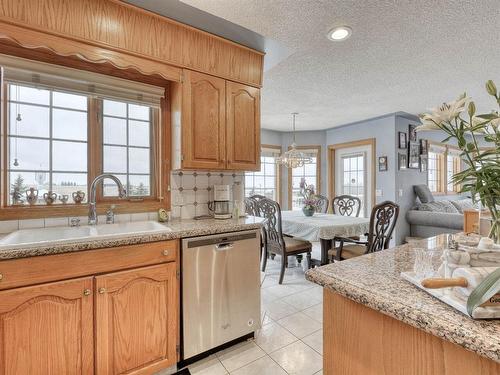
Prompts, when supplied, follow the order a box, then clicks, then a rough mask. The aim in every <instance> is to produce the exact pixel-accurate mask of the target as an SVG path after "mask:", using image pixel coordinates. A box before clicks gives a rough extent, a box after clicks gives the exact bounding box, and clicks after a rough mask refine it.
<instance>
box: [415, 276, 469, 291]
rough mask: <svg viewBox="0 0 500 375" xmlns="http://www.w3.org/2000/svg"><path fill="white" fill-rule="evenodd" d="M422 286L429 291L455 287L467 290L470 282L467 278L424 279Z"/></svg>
mask: <svg viewBox="0 0 500 375" xmlns="http://www.w3.org/2000/svg"><path fill="white" fill-rule="evenodd" d="M420 284H421V285H422V286H423V287H424V288H427V289H441V288H451V287H454V286H460V287H462V288H467V286H468V285H469V282H468V281H467V279H466V278H465V277H454V278H451V279H445V278H439V277H436V278H430V279H423V280H422V281H421V282H420Z"/></svg>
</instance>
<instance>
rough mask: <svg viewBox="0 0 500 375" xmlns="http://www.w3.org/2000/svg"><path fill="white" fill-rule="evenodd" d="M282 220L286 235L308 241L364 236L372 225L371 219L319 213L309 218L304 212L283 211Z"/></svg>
mask: <svg viewBox="0 0 500 375" xmlns="http://www.w3.org/2000/svg"><path fill="white" fill-rule="evenodd" d="M281 219H282V229H283V233H284V234H288V235H290V236H293V237H300V238H303V239H304V240H308V241H319V240H320V238H323V239H325V240H331V239H333V237H335V236H342V237H349V236H359V235H363V234H365V233H367V232H368V227H369V223H370V219H367V218H364V217H351V216H341V215H332V214H318V213H316V214H314V216H311V217H307V216H305V215H304V213H303V212H302V211H282V212H281Z"/></svg>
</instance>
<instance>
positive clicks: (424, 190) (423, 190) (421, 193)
mask: <svg viewBox="0 0 500 375" xmlns="http://www.w3.org/2000/svg"><path fill="white" fill-rule="evenodd" d="M413 191H414V192H415V194H417V197H418V199H420V202H422V203H430V202H434V197H433V195H432V193H431V191H430V190H429V187H428V186H427V185H413Z"/></svg>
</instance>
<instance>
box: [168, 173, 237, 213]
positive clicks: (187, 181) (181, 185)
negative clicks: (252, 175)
mask: <svg viewBox="0 0 500 375" xmlns="http://www.w3.org/2000/svg"><path fill="white" fill-rule="evenodd" d="M235 182H240V183H241V184H243V183H244V173H243V172H220V171H219V172H217V171H215V172H207V171H203V172H202V171H174V172H172V174H171V179H170V188H171V194H172V195H171V198H172V199H171V202H172V217H174V218H182V219H192V218H193V217H195V216H199V215H207V214H208V201H209V200H210V197H211V190H212V188H213V186H214V185H233V184H234V183H235Z"/></svg>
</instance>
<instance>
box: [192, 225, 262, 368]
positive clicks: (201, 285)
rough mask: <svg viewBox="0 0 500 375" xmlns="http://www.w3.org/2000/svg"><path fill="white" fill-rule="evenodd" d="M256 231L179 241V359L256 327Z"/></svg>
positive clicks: (215, 345)
mask: <svg viewBox="0 0 500 375" xmlns="http://www.w3.org/2000/svg"><path fill="white" fill-rule="evenodd" d="M259 265H260V239H259V232H258V231H257V230H252V231H244V232H234V233H225V234H219V235H213V236H204V237H196V238H188V239H184V240H183V241H182V309H183V315H182V316H183V353H184V355H183V358H184V360H186V359H188V358H191V357H193V356H195V355H197V354H200V353H203V352H206V351H207V350H210V349H212V348H215V347H217V346H219V345H222V344H225V343H227V342H229V341H231V340H235V339H237V338H240V337H242V336H245V335H247V334H249V333H252V332H254V331H256V330H257V329H258V328H260V269H259Z"/></svg>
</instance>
